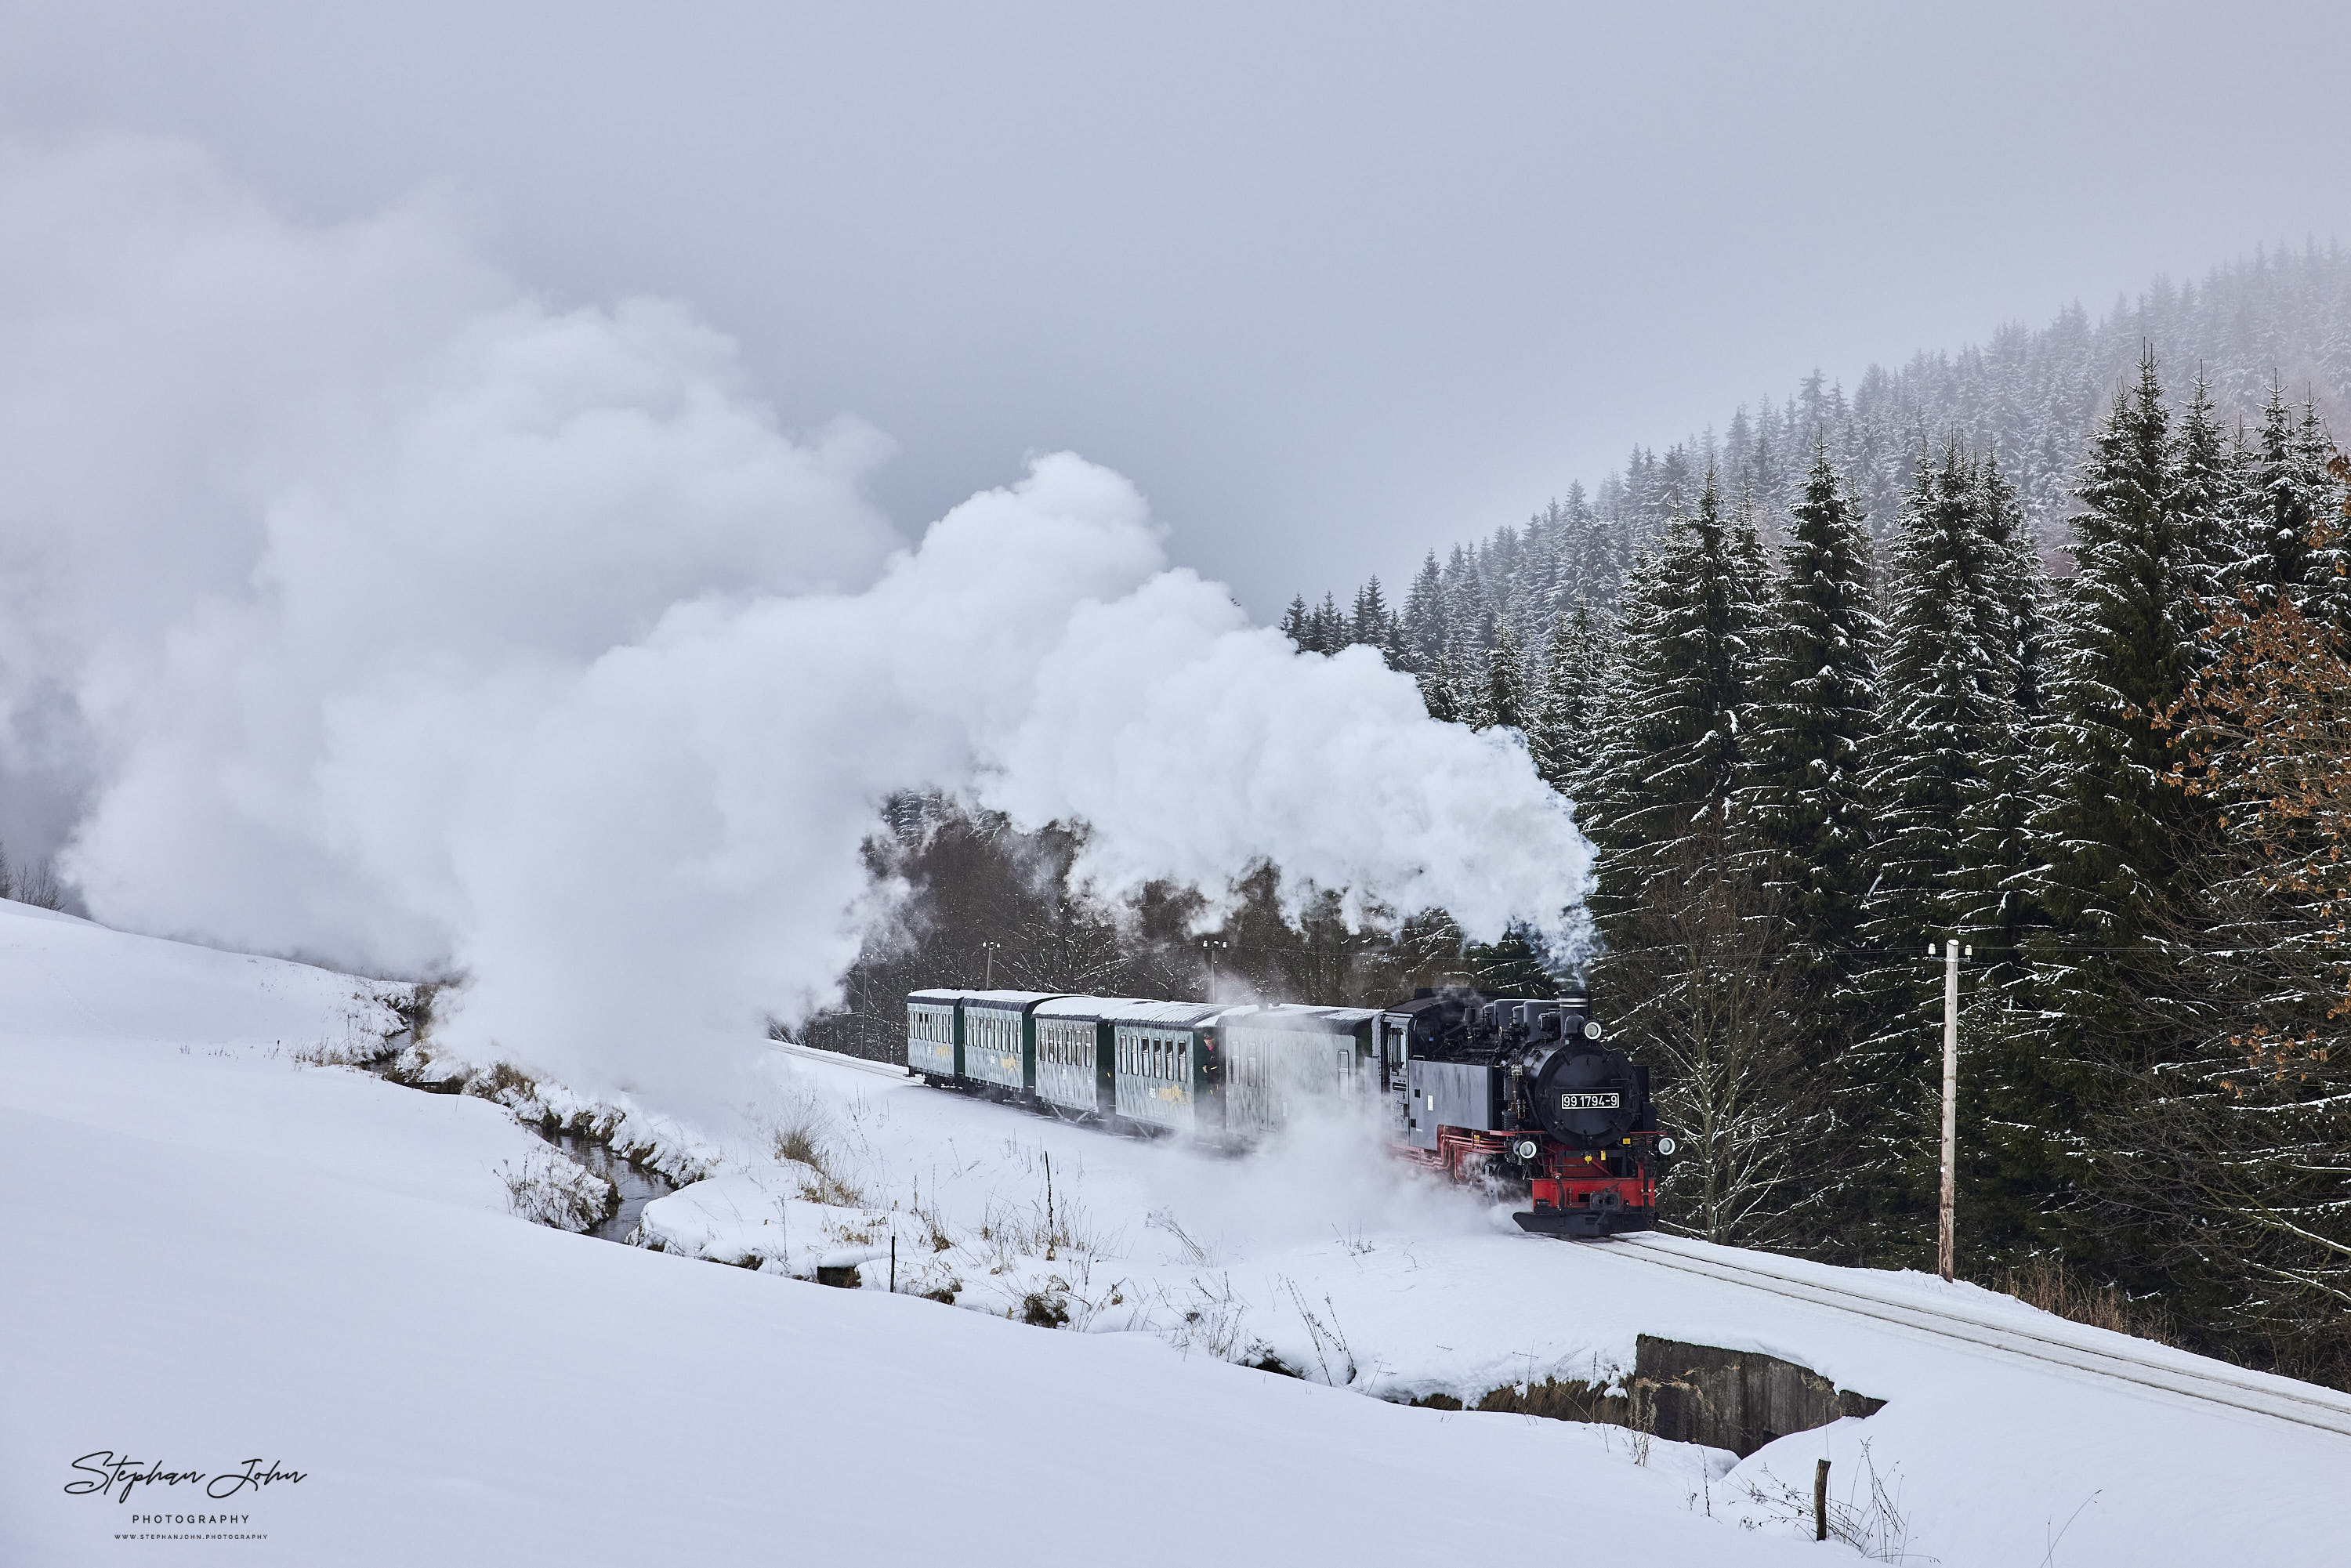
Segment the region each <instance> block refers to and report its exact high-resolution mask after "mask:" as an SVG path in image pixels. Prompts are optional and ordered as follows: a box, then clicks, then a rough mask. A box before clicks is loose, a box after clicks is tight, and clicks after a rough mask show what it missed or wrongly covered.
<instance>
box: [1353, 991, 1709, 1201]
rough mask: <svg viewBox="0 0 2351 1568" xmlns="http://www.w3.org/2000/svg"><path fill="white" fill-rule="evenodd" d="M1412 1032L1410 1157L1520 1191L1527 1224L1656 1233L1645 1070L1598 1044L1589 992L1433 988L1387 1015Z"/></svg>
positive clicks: (1657, 1150) (1654, 1149)
mask: <svg viewBox="0 0 2351 1568" xmlns="http://www.w3.org/2000/svg"><path fill="white" fill-rule="evenodd" d="M1389 1010H1390V1014H1391V1016H1401V1017H1403V1018H1405V1019H1408V1020H1409V1022H1408V1023H1407V1024H1406V1026H1405V1040H1406V1045H1407V1050H1406V1055H1405V1082H1404V1084H1403V1089H1404V1092H1405V1103H1404V1126H1405V1148H1406V1152H1407V1154H1408V1155H1410V1157H1412V1158H1415V1159H1416V1160H1418V1161H1420V1162H1421V1163H1423V1164H1425V1165H1428V1166H1434V1167H1436V1168H1437V1169H1441V1170H1443V1171H1445V1172H1446V1173H1447V1175H1449V1176H1452V1177H1453V1178H1454V1179H1455V1180H1457V1181H1464V1182H1482V1183H1484V1184H1486V1185H1487V1186H1490V1187H1493V1188H1496V1189H1498V1190H1509V1191H1511V1192H1513V1193H1515V1192H1516V1191H1518V1190H1520V1189H1523V1190H1524V1191H1525V1193H1526V1194H1527V1196H1528V1197H1529V1198H1530V1200H1531V1208H1530V1209H1529V1210H1528V1211H1526V1212H1524V1213H1520V1214H1516V1215H1514V1216H1513V1217H1512V1218H1515V1219H1517V1221H1518V1222H1519V1224H1520V1227H1521V1228H1524V1229H1527V1230H1531V1231H1534V1232H1536V1233H1537V1234H1539V1235H1544V1236H1583V1237H1590V1236H1609V1235H1614V1234H1615V1233H1617V1232H1619V1231H1625V1230H1646V1229H1648V1228H1650V1227H1651V1226H1653V1225H1655V1224H1656V1215H1657V1174H1658V1161H1659V1160H1660V1158H1661V1157H1663V1156H1665V1155H1671V1154H1672V1153H1673V1150H1674V1142H1673V1140H1672V1139H1671V1138H1669V1137H1663V1136H1660V1135H1659V1134H1658V1131H1657V1113H1656V1106H1655V1105H1654V1104H1653V1103H1651V1102H1650V1099H1649V1070H1648V1069H1647V1068H1646V1067H1643V1066H1640V1065H1638V1064H1637V1063H1635V1062H1634V1061H1632V1060H1631V1059H1629V1058H1628V1057H1626V1056H1625V1053H1624V1052H1622V1051H1612V1050H1610V1049H1608V1048H1607V1047H1606V1046H1604V1045H1603V1044H1602V1043H1601V1040H1602V1038H1603V1036H1604V1033H1605V1031H1604V1030H1603V1029H1602V1027H1601V1025H1600V1023H1599V1021H1598V1020H1597V1019H1594V1018H1593V1016H1592V1004H1591V1000H1590V998H1589V997H1588V996H1586V995H1585V994H1583V993H1581V992H1570V993H1567V994H1565V995H1563V996H1561V997H1559V998H1555V999H1552V1000H1548V1001H1544V1000H1528V999H1524V998H1499V999H1494V998H1486V997H1482V996H1479V994H1478V993H1477V992H1475V991H1471V990H1467V989H1463V988H1458V987H1448V988H1446V989H1444V990H1424V991H1421V992H1418V993H1416V995H1415V997H1414V998H1413V999H1412V1000H1411V1001H1410V1002H1407V1003H1405V1005H1403V1006H1402V1007H1399V1008H1394V1009H1389Z"/></svg>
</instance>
